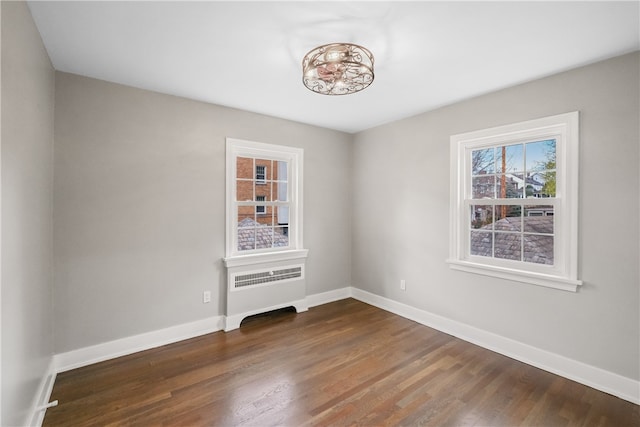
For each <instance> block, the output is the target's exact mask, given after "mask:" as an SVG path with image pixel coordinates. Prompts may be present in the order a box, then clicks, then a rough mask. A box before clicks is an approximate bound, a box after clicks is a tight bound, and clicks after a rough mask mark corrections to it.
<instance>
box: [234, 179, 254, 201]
mask: <svg viewBox="0 0 640 427" xmlns="http://www.w3.org/2000/svg"><path fill="white" fill-rule="evenodd" d="M236 200H238V201H241V202H248V201H251V200H253V181H240V180H238V181H236Z"/></svg>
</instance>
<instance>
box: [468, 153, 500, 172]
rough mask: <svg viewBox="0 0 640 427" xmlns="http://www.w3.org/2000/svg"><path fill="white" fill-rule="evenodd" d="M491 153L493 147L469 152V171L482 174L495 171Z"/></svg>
mask: <svg viewBox="0 0 640 427" xmlns="http://www.w3.org/2000/svg"><path fill="white" fill-rule="evenodd" d="M493 153H494V150H493V148H486V149H484V150H473V151H472V152H471V173H472V174H473V175H484V174H488V173H493V172H495V168H494V158H493Z"/></svg>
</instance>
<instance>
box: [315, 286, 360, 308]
mask: <svg viewBox="0 0 640 427" xmlns="http://www.w3.org/2000/svg"><path fill="white" fill-rule="evenodd" d="M350 297H351V287H350V286H348V287H345V288H340V289H334V290H332V291H327V292H322V293H321V294H313V295H307V304H308V305H309V307H317V306H319V305H323V304H328V303H330V302H334V301H340V300H343V299H347V298H350Z"/></svg>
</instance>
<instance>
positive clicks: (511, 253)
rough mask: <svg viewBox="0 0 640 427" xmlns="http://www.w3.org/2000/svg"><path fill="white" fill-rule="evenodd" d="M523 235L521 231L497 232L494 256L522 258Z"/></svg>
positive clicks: (513, 258) (512, 258) (518, 259)
mask: <svg viewBox="0 0 640 427" xmlns="http://www.w3.org/2000/svg"><path fill="white" fill-rule="evenodd" d="M521 254H522V235H521V234H520V233H496V234H495V247H494V256H495V257H496V258H502V259H511V260H515V261H520V260H521Z"/></svg>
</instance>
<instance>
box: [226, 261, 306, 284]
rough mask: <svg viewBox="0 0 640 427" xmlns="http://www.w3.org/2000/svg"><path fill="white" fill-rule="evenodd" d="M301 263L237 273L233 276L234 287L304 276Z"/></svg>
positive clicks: (289, 279)
mask: <svg viewBox="0 0 640 427" xmlns="http://www.w3.org/2000/svg"><path fill="white" fill-rule="evenodd" d="M302 267H303V266H301V265H296V266H291V267H286V268H280V269H277V270H276V269H274V270H264V271H257V272H251V273H243V274H236V275H235V276H234V278H233V289H245V288H248V287H253V286H258V285H266V284H270V283H273V282H286V281H291V280H299V279H303V278H304V276H303V275H304V270H303V268H302Z"/></svg>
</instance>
